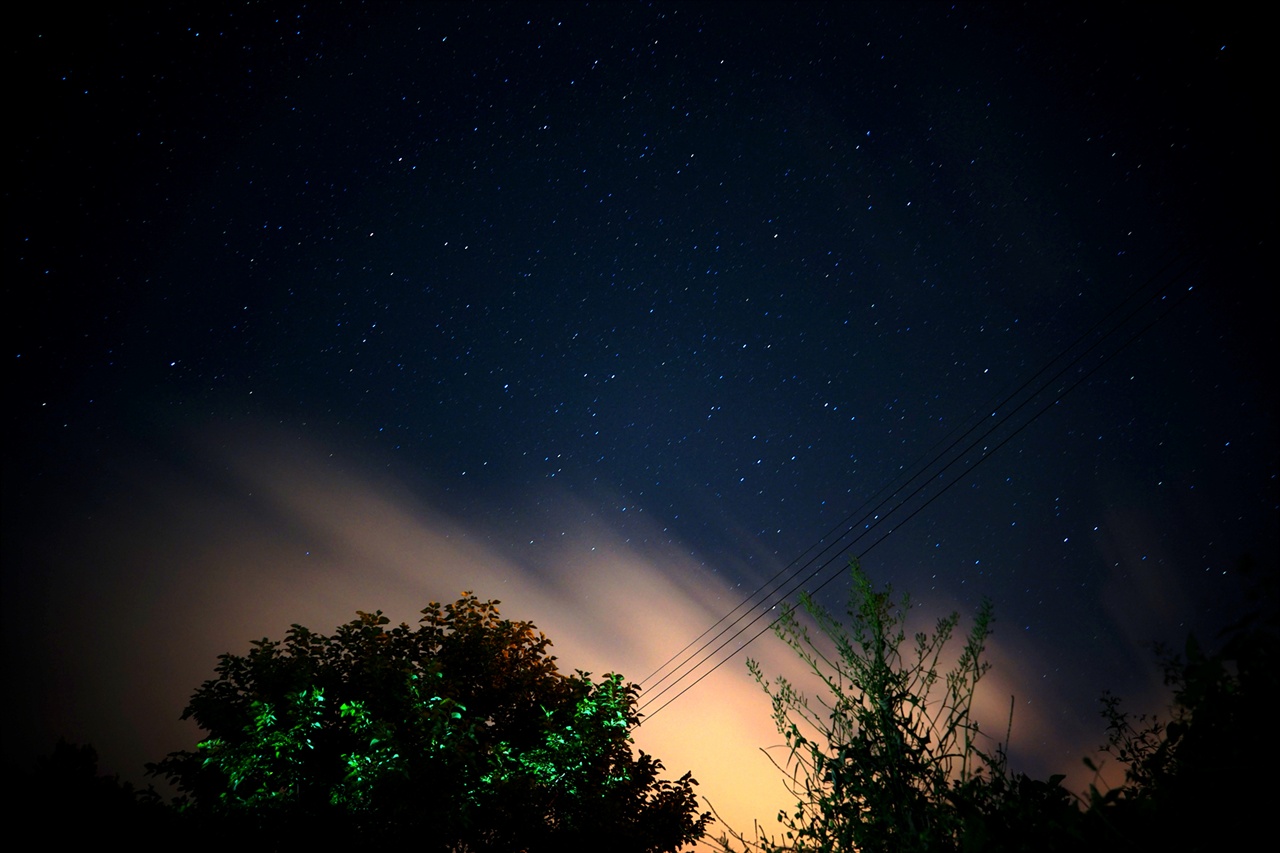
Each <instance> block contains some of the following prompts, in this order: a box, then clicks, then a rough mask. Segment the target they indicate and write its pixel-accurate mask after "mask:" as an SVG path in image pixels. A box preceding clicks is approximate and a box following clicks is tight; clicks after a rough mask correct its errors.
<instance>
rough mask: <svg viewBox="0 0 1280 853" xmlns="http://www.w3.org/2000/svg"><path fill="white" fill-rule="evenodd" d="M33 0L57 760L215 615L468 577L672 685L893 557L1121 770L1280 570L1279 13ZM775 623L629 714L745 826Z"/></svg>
mask: <svg viewBox="0 0 1280 853" xmlns="http://www.w3.org/2000/svg"><path fill="white" fill-rule="evenodd" d="M28 14H29V17H28V18H27V19H26V20H21V21H19V22H17V23H16V24H15V26H13V27H12V28H10V29H9V31H8V33H7V35H6V36H5V42H6V44H7V47H8V52H9V56H10V62H11V68H12V69H13V74H14V75H15V78H16V79H15V80H14V84H15V85H13V86H12V87H11V90H12V93H11V107H10V123H9V126H10V131H9V134H10V137H11V141H12V145H13V147H14V150H15V151H16V154H12V155H11V158H12V160H11V168H10V172H9V180H8V181H6V189H5V194H6V205H7V207H8V209H9V216H8V217H7V225H6V234H7V245H8V251H7V252H6V260H5V263H6V267H7V270H8V272H7V273H6V281H7V282H9V289H8V292H9V298H8V303H9V308H8V310H7V311H6V312H5V314H6V317H7V320H6V321H5V325H6V327H7V335H6V338H7V340H8V341H9V342H10V343H9V346H10V352H9V356H8V358H9V363H10V368H9V371H8V374H7V376H8V378H7V383H6V384H7V390H8V393H7V395H6V396H7V398H8V399H9V403H8V404H7V405H6V406H5V419H6V421H7V431H8V434H9V441H8V442H7V452H6V454H5V462H4V511H3V515H4V518H3V524H4V568H3V577H4V596H3V598H4V600H3V607H4V636H5V664H4V665H5V672H6V681H7V683H8V684H9V685H10V690H9V695H10V697H11V698H10V701H9V702H7V703H6V705H7V708H6V719H7V723H8V725H7V726H6V728H5V732H6V733H5V752H6V757H7V759H9V760H11V761H12V760H18V759H20V758H22V757H24V756H27V755H29V754H34V753H38V752H46V751H47V750H48V749H49V748H51V745H52V742H53V740H54V739H55V738H56V737H57V736H59V735H65V736H67V737H68V738H70V739H72V740H78V741H92V742H93V743H95V744H96V745H97V746H98V748H99V751H100V752H101V753H102V755H103V764H104V768H105V769H108V770H111V771H119V772H121V773H123V774H124V775H126V776H128V777H131V778H137V776H138V768H140V766H141V764H142V762H144V761H148V760H155V759H157V758H159V757H161V756H162V755H163V754H164V753H165V752H167V751H169V750H172V749H179V748H186V747H189V746H190V745H191V744H192V743H194V740H195V737H196V733H195V730H194V728H193V727H191V726H190V725H189V724H185V723H181V722H179V721H178V719H177V717H178V715H179V713H180V712H181V710H182V706H183V705H184V703H185V700H186V698H187V697H188V696H189V694H190V692H191V690H193V689H194V688H195V687H196V686H197V685H198V684H199V683H200V682H201V681H203V680H204V679H205V678H207V677H209V676H210V675H211V674H212V666H213V663H214V661H215V658H216V656H217V655H218V654H219V653H221V652H224V651H232V650H234V651H245V650H247V648H248V641H249V640H250V639H252V638H255V637H262V636H275V637H278V636H280V635H282V634H283V633H284V630H285V629H286V628H287V626H288V625H289V624H290V623H293V622H301V623H303V624H306V625H308V626H309V627H311V628H314V629H317V630H326V629H330V628H332V627H333V626H335V625H337V624H339V623H341V622H344V621H346V620H347V619H349V618H352V617H353V616H354V611H355V610H356V609H362V610H374V609H382V610H384V611H386V612H387V613H388V614H389V615H391V616H392V617H393V618H394V619H396V620H402V619H403V620H407V621H410V622H412V621H413V620H414V618H415V616H416V614H417V611H418V610H420V609H421V608H422V607H424V606H425V605H426V603H427V601H429V600H433V599H434V600H444V601H451V600H453V599H454V598H456V597H457V596H458V594H459V593H461V592H462V591H463V590H473V591H475V592H476V594H478V595H479V596H481V597H482V598H498V599H501V600H502V601H503V612H504V614H505V615H507V616H510V617H512V618H517V619H532V620H534V621H535V622H536V623H537V624H538V626H539V627H540V628H541V629H543V630H545V631H546V633H547V634H548V635H549V636H550V637H551V638H552V640H553V641H555V643H556V649H557V652H558V654H559V655H560V660H561V664H562V666H563V667H564V668H566V669H570V670H572V669H575V668H579V669H585V670H590V671H593V672H597V673H599V672H605V671H612V670H617V671H621V672H622V673H623V674H624V675H626V676H627V677H628V678H629V679H632V680H640V679H643V678H645V677H646V676H647V675H648V674H649V673H650V672H652V671H653V670H655V669H656V668H657V667H658V666H660V665H661V664H663V662H664V661H666V660H667V659H668V658H669V657H670V656H671V655H674V654H676V653H677V652H678V651H679V650H680V649H681V648H682V647H683V646H684V645H685V644H686V643H687V642H689V641H691V640H693V639H694V638H695V637H697V636H698V635H699V634H700V633H701V632H702V631H703V629H705V628H707V627H709V626H710V625H712V624H713V623H715V622H716V620H718V619H719V618H720V617H721V616H724V615H725V614H726V613H728V612H729V611H730V610H732V609H733V608H734V607H735V606H736V605H737V604H738V603H739V602H740V601H741V600H742V599H743V598H744V597H745V596H747V595H750V594H751V593H752V592H753V591H755V590H756V589H757V588H758V587H759V586H760V585H761V584H764V583H766V582H768V581H769V580H770V578H773V577H774V576H775V575H776V574H777V573H778V572H779V571H783V570H786V574H784V575H783V580H786V579H788V578H791V577H792V576H793V574H794V571H795V570H796V569H800V570H802V574H801V575H800V577H801V578H806V577H808V576H809V575H810V574H811V573H814V572H816V573H817V574H814V575H813V576H812V578H810V579H809V580H807V581H805V585H806V586H808V587H810V588H813V587H816V586H818V585H819V584H822V583H824V582H826V586H824V587H823V590H822V596H823V598H824V600H827V601H829V602H830V603H831V604H832V605H833V606H838V605H839V604H840V603H841V602H842V600H843V596H844V594H845V590H846V588H847V584H846V583H845V582H844V578H845V575H844V574H842V572H843V569H842V567H843V566H844V565H845V562H846V559H847V556H848V555H850V554H858V555H863V564H864V566H865V567H866V569H867V571H868V572H869V573H870V575H871V576H872V578H873V579H875V580H876V581H877V582H881V583H892V584H894V586H895V588H897V589H900V590H906V591H910V592H911V594H912V596H913V600H914V601H915V602H916V603H917V604H918V608H917V609H918V611H919V618H920V619H921V621H920V622H919V623H918V624H919V627H926V626H927V625H928V624H929V623H930V622H931V621H932V619H933V618H934V617H935V616H936V615H937V614H939V613H943V612H948V611H950V610H952V609H958V610H959V611H960V612H961V613H962V614H966V615H967V614H971V613H972V612H973V610H974V609H975V608H976V607H977V606H978V604H979V602H980V601H981V600H982V599H983V598H989V599H990V600H991V601H992V602H993V604H994V607H995V614H996V618H997V623H996V634H995V636H994V637H993V639H992V642H991V643H990V645H989V652H990V655H991V660H992V662H993V664H994V669H993V670H992V673H991V675H990V676H989V680H988V682H987V685H988V686H987V689H986V690H985V691H984V693H983V696H982V700H981V703H980V704H981V705H982V709H983V713H984V714H986V715H987V717H986V719H989V720H991V721H992V723H991V724H990V726H989V727H990V729H991V730H992V731H997V732H1003V731H1004V726H1005V720H1006V718H1007V714H1008V707H1009V697H1010V696H1011V695H1012V696H1014V697H1015V714H1014V728H1013V747H1014V750H1013V756H1014V761H1015V764H1017V765H1018V766H1019V767H1021V768H1023V769H1027V770H1029V771H1031V772H1039V773H1048V772H1068V773H1073V774H1076V776H1073V779H1075V780H1076V781H1077V782H1078V783H1079V784H1078V785H1077V787H1083V785H1084V784H1086V783H1087V782H1088V781H1089V779H1088V778H1087V777H1083V776H1081V775H1080V773H1081V770H1080V758H1081V757H1082V756H1083V755H1084V754H1086V753H1087V752H1089V751H1091V750H1092V749H1093V748H1094V747H1096V746H1097V745H1098V743H1100V742H1101V740H1102V722H1101V719H1100V718H1099V717H1098V716H1097V712H1098V704H1097V698H1098V696H1099V695H1100V694H1101V692H1102V691H1103V690H1104V689H1108V688H1109V689H1112V690H1114V691H1116V692H1118V693H1120V694H1121V695H1124V696H1127V697H1132V698H1133V700H1134V702H1135V703H1136V704H1137V705H1139V706H1140V705H1142V704H1143V703H1147V705H1150V706H1153V707H1158V705H1159V701H1160V682H1159V673H1158V672H1157V670H1156V667H1155V665H1154V658H1153V655H1152V643H1153V642H1154V641H1160V640H1163V641H1167V642H1172V643H1175V644H1176V643H1180V642H1181V641H1182V639H1183V638H1185V636H1186V634H1187V632H1188V631H1191V630H1194V631H1196V632H1197V633H1198V634H1200V635H1202V636H1212V635H1213V633H1214V632H1215V631H1217V630H1218V629H1220V628H1221V627H1223V626H1225V625H1226V624H1227V623H1229V622H1230V621H1232V620H1233V619H1235V618H1237V617H1238V616H1239V615H1240V613H1241V611H1242V607H1243V604H1242V601H1243V590H1244V589H1245V587H1246V582H1247V579H1246V578H1242V572H1241V570H1240V560H1241V558H1242V557H1244V556H1245V555H1249V557H1250V558H1251V559H1252V561H1253V563H1254V564H1255V565H1256V566H1258V567H1259V568H1261V569H1262V570H1264V571H1274V570H1275V567H1276V564H1277V559H1278V550H1277V506H1278V501H1277V489H1276V475H1277V469H1278V467H1280V464H1278V459H1280V454H1278V453H1277V428H1276V421H1275V415H1276V412H1275V400H1274V397H1275V394H1274V389H1275V387H1276V377H1275V369H1274V367H1268V366H1267V365H1268V364H1270V363H1271V359H1270V357H1269V356H1267V355H1266V354H1265V352H1266V350H1269V349H1271V347H1270V346H1267V344H1266V342H1267V341H1268V340H1274V338H1273V336H1274V312H1273V311H1270V310H1268V309H1265V306H1264V299H1265V297H1264V296H1263V295H1262V294H1263V293H1265V292H1266V291H1267V290H1269V289H1271V288H1272V287H1274V276H1273V275H1269V274H1266V273H1265V272H1264V271H1265V269H1267V268H1269V267H1268V265H1266V264H1264V261H1263V259H1264V257H1265V256H1268V255H1270V254H1271V250H1272V248H1273V244H1274V235H1275V233H1276V229H1275V225H1276V223H1275V213H1274V211H1275V208H1274V204H1273V201H1274V197H1275V174H1274V158H1273V154H1269V153H1267V151H1266V150H1264V143H1263V141H1262V138H1263V137H1262V132H1261V127H1260V125H1261V121H1262V115H1263V114H1264V113H1265V112H1266V111H1265V110H1264V109H1262V105H1263V104H1264V103H1266V102H1267V100H1268V99H1269V98H1270V95H1269V94H1264V84H1265V83H1266V82H1267V80H1268V74H1269V72H1265V71H1264V70H1263V64H1262V55H1263V54H1262V50H1263V47H1262V40H1261V37H1260V36H1259V35H1257V34H1255V33H1253V32H1250V23H1249V21H1247V20H1245V19H1244V17H1243V15H1242V14H1241V13H1237V12H1234V11H1232V10H1230V9H1222V8H1214V9H1210V10H1201V11H1200V12H1199V13H1198V14H1197V15H1196V16H1194V17H1191V16H1189V15H1188V16H1185V17H1181V16H1179V14H1178V13H1174V12H1172V11H1171V10H1168V9H1161V10H1159V13H1158V14H1157V13H1155V12H1152V11H1151V10H1148V9H1145V8H1140V7H1132V6H1128V5H1124V4H1119V5H1117V4H1106V5H1104V6H1088V5H1085V6H1081V5H1080V4H1040V3H1037V4H1031V5H1030V6H1026V7H1024V6H1015V5H1012V4H996V5H994V6H990V5H970V4H963V3H962V4H955V5H944V4H925V5H911V4H883V5H855V4H745V3H744V4H734V5H727V4H726V5H699V4H661V3H645V4H531V5H529V4H500V5H490V4H443V3H442V4H421V5H394V4H382V3H323V4H301V3H278V4H258V3H207V4H197V5H196V6H194V7H188V4H180V5H179V6H178V8H170V7H161V6H153V7H147V6H141V7H138V8H132V9H130V10H124V11H121V10H109V9H96V10H92V11H89V12H77V13H75V14H74V15H73V14H70V13H69V12H68V11H67V10H65V9H57V8H51V9H43V10H42V9H36V10H29V12H28ZM1268 150H1269V147H1268ZM1267 281H1272V284H1271V285H1268V284H1266V282H1267ZM815 546H816V547H815ZM819 552H820V553H819ZM815 555H817V556H816V557H815ZM811 558H812V559H811ZM774 586H775V587H776V586H777V583H776V582H775V584H774ZM789 586H790V584H784V585H783V588H784V589H785V588H789ZM770 588H773V587H770ZM772 602H773V599H770V600H768V601H766V602H765V603H764V604H762V605H760V606H759V607H756V608H755V610H753V614H754V613H757V612H764V611H765V610H766V609H767V607H768V606H769V605H770V604H771V603H772ZM764 624H765V623H764V622H757V623H756V624H755V625H754V626H753V627H752V628H750V629H749V630H748V631H747V632H746V633H745V634H743V635H741V637H740V638H739V639H738V640H736V641H734V642H733V643H732V644H731V645H730V646H729V647H727V648H726V649H725V650H724V652H722V653H720V654H719V655H716V656H715V657H713V659H712V660H711V661H710V662H711V663H714V662H716V661H718V660H719V659H721V658H728V657H729V653H730V652H731V651H733V650H734V649H736V648H737V647H738V646H739V645H741V643H742V642H743V641H744V640H746V639H747V638H748V637H750V636H752V635H754V634H755V633H756V632H757V631H758V630H759V628H760V627H762V626H763V625H764ZM735 630H736V629H735ZM748 652H749V653H750V654H751V655H752V656H755V657H757V658H760V659H761V660H762V661H763V662H764V664H765V668H766V670H767V671H769V672H788V673H790V672H791V670H794V668H795V667H794V664H793V663H792V661H791V659H789V657H788V653H787V652H786V650H785V649H782V648H780V647H779V645H778V644H777V643H776V641H773V640H772V639H771V638H770V637H769V636H768V635H766V636H765V637H763V638H761V639H760V640H757V641H756V642H755V643H754V644H752V645H751V646H750V647H749V649H748ZM744 654H745V653H744V652H739V653H738V654H736V655H735V656H733V657H732V658H730V659H729V660H728V663H726V664H725V665H724V666H722V667H720V668H719V669H718V670H716V671H715V672H714V674H712V675H711V676H709V677H708V678H706V679H705V680H704V681H702V682H700V683H698V684H697V685H696V686H694V687H692V688H691V689H690V690H688V692H686V693H684V694H682V695H681V696H680V697H679V698H677V699H675V701H673V702H671V704H670V705H669V706H667V707H664V708H662V709H661V710H660V711H659V712H658V713H652V712H653V711H654V710H655V709H656V708H657V707H658V706H659V705H662V704H663V703H665V701H666V700H667V699H670V698H672V696H674V694H675V692H677V691H678V690H679V689H680V687H684V686H687V685H688V684H689V681H685V682H683V683H682V684H681V685H680V686H679V687H677V688H676V690H673V691H670V692H668V693H667V694H666V695H664V696H662V697H659V698H658V699H657V701H656V703H655V704H652V705H649V706H648V708H647V711H646V712H647V713H652V719H651V720H650V722H648V723H646V724H645V725H644V726H643V727H642V728H641V729H640V731H639V732H638V735H637V737H638V740H639V742H640V745H641V746H643V747H644V748H646V749H648V750H649V751H651V752H654V753H655V754H657V755H658V757H659V758H661V759H663V760H664V762H665V763H666V764H667V766H668V768H669V769H670V770H672V771H673V772H674V773H675V774H679V773H682V772H684V770H686V769H688V770H692V771H693V772H694V775H695V776H696V777H698V778H699V780H700V781H701V782H702V785H701V787H700V789H699V790H700V793H702V794H703V795H705V796H707V797H708V798H710V799H711V801H712V802H713V803H714V804H715V805H716V807H717V809H718V810H720V811H721V813H722V814H725V815H727V816H729V817H730V818H731V819H732V822H733V823H734V824H735V825H736V826H738V827H739V828H745V827H749V825H750V821H751V820H752V819H757V818H758V819H760V820H762V822H764V823H766V824H768V823H772V819H773V815H774V813H775V812H776V810H777V808H778V807H779V806H780V805H786V804H787V803H786V798H785V796H783V792H782V789H781V787H780V785H779V783H778V780H777V778H776V776H775V775H774V773H775V771H773V770H772V769H771V766H770V765H769V763H768V761H767V760H766V759H765V758H764V757H763V756H762V755H760V753H759V752H758V749H759V747H762V746H767V745H770V744H773V743H776V742H778V741H779V740H780V738H778V737H777V735H776V734H773V733H772V728H771V725H772V724H771V722H770V720H769V718H768V706H767V701H766V700H765V697H764V696H763V694H762V693H761V692H760V691H759V688H758V687H756V686H755V685H754V684H753V683H751V681H750V679H749V677H748V676H747V674H746V672H745V668H744V666H743V664H742V658H743V655H744ZM789 668H790V669H789ZM701 671H702V672H705V671H706V668H705V667H704V669H703V670H701ZM695 677H696V676H695ZM657 689H658V688H654V689H653V690H651V691H649V692H648V693H647V694H646V696H645V697H642V701H645V700H646V699H648V698H650V697H652V696H653V694H654V693H656V692H657ZM15 697H16V701H14V698H15Z"/></svg>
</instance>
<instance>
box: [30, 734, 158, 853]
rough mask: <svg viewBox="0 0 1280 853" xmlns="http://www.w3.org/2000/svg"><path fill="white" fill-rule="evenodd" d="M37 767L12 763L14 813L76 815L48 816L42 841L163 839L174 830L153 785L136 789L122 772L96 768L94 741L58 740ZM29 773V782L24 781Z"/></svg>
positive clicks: (78, 842)
mask: <svg viewBox="0 0 1280 853" xmlns="http://www.w3.org/2000/svg"><path fill="white" fill-rule="evenodd" d="M31 770H32V771H33V772H29V773H28V771H27V769H26V768H23V769H22V770H18V769H17V768H9V771H10V774H9V775H10V778H11V780H13V782H12V784H11V785H10V789H9V791H8V792H7V798H8V802H9V807H10V810H11V812H12V814H13V815H14V816H15V817H17V816H20V815H52V814H63V815H74V816H75V819H74V820H64V821H47V822H46V823H45V825H44V826H42V828H41V841H42V842H43V843H44V844H45V845H47V846H53V847H55V848H71V847H74V846H76V845H81V844H85V843H90V844H100V843H101V841H102V839H103V838H112V837H119V838H126V837H127V838H131V839H134V840H136V841H138V842H147V843H164V842H165V841H166V840H168V838H169V836H170V835H171V833H172V829H173V824H174V821H173V820H172V818H173V815H172V814H171V813H170V812H169V810H168V809H166V808H165V806H164V803H163V802H162V800H161V798H160V796H159V794H157V793H156V792H155V790H154V789H153V788H150V787H148V788H146V789H141V790H139V789H137V788H135V787H134V786H133V784H132V783H130V782H127V781H121V779H120V777H119V776H118V775H110V776H108V775H104V774H101V773H99V772H98V751H97V750H96V749H94V748H93V746H92V745H90V744H83V745H81V744H74V743H69V742H68V741H66V740H65V739H59V740H58V743H57V745H56V746H55V747H54V749H53V752H52V753H51V754H50V755H46V756H41V757H40V758H39V759H37V761H36V764H35V766H34V768H31ZM24 776H26V777H27V778H26V780H25V781H26V784H22V783H21V782H20V781H19V780H22V779H23V777H24Z"/></svg>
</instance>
